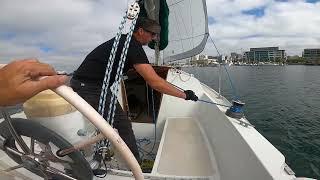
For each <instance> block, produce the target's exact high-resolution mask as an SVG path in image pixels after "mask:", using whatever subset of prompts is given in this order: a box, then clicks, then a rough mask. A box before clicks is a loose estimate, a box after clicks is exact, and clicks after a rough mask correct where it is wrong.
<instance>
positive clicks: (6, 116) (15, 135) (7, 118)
mask: <svg viewBox="0 0 320 180" xmlns="http://www.w3.org/2000/svg"><path fill="white" fill-rule="evenodd" d="M2 115H3V117H4V119H5V121H6V122H7V124H8V129H9V131H10V133H11V135H12V136H13V138H14V139H15V140H16V142H17V143H18V144H19V146H20V147H21V149H22V151H23V152H24V153H25V154H30V149H29V147H28V146H27V145H26V143H25V142H24V141H23V139H22V138H21V136H19V134H18V133H17V132H16V130H15V129H14V126H13V125H12V122H11V121H12V119H11V117H10V115H9V114H8V113H7V111H5V110H2Z"/></svg>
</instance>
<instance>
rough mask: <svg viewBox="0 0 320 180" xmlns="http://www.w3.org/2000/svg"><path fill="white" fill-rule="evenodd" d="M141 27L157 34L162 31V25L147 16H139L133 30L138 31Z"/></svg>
mask: <svg viewBox="0 0 320 180" xmlns="http://www.w3.org/2000/svg"><path fill="white" fill-rule="evenodd" d="M139 28H142V29H144V30H146V31H149V32H153V33H156V34H159V33H160V31H161V27H160V25H159V23H158V22H157V21H154V20H152V19H149V18H146V17H139V18H138V19H137V23H136V26H135V28H134V31H133V32H137V31H138V29H139Z"/></svg>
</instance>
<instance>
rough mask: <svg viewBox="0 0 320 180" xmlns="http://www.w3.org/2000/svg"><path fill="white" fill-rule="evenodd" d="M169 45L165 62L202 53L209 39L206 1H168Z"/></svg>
mask: <svg viewBox="0 0 320 180" xmlns="http://www.w3.org/2000/svg"><path fill="white" fill-rule="evenodd" d="M167 3H168V6H169V9H170V14H169V44H168V46H167V48H166V49H164V50H163V56H164V62H170V61H175V60H180V59H185V58H188V57H191V56H194V55H197V54H199V53H201V52H202V51H203V49H204V47H205V45H206V42H207V38H208V35H209V33H208V18H207V6H206V1H205V0H167Z"/></svg>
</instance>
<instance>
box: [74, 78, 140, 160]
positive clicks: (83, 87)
mask: <svg viewBox="0 0 320 180" xmlns="http://www.w3.org/2000/svg"><path fill="white" fill-rule="evenodd" d="M70 86H71V87H72V89H73V90H74V91H75V92H77V93H78V94H79V96H81V97H82V98H83V99H84V100H86V101H87V102H88V103H89V104H90V105H91V106H92V107H93V108H94V109H96V110H97V111H98V106H99V99H100V93H101V86H99V85H97V84H93V83H84V82H81V81H80V80H76V79H71V81H70ZM110 99H111V92H110V91H109V92H108V93H107V97H106V104H105V111H104V115H103V117H104V118H105V119H106V118H107V116H108V111H109V104H110ZM113 127H114V128H116V129H117V130H118V132H119V135H120V137H121V138H122V139H123V140H124V142H125V143H126V144H127V146H128V147H129V148H130V150H131V152H132V153H133V155H134V156H135V157H136V159H137V160H138V162H139V163H140V162H141V160H140V156H139V151H138V147H137V144H136V139H135V136H134V133H133V130H132V125H131V121H130V120H129V118H128V116H127V114H126V113H125V112H124V111H123V110H122V107H121V106H120V104H119V102H117V103H116V110H115V115H114V123H113Z"/></svg>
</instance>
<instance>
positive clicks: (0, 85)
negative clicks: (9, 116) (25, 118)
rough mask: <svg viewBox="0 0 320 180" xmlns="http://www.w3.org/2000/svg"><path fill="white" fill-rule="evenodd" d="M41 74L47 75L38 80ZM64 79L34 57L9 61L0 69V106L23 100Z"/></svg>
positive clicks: (60, 82)
mask: <svg viewBox="0 0 320 180" xmlns="http://www.w3.org/2000/svg"><path fill="white" fill-rule="evenodd" d="M42 76H48V77H45V78H43V79H41V80H40V79H39V78H40V77H42ZM66 79H67V77H66V76H60V75H57V74H56V72H55V70H54V69H53V68H52V67H51V66H50V65H48V64H44V63H40V62H39V61H37V60H35V59H28V60H20V61H14V62H12V63H9V64H8V65H6V66H4V67H3V68H1V69H0V106H8V105H14V104H18V103H21V102H24V101H26V100H27V99H29V98H31V97H32V96H34V95H36V94H37V93H39V92H41V91H43V90H46V89H53V88H56V87H58V86H60V85H62V84H64V83H65V81H66Z"/></svg>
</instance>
